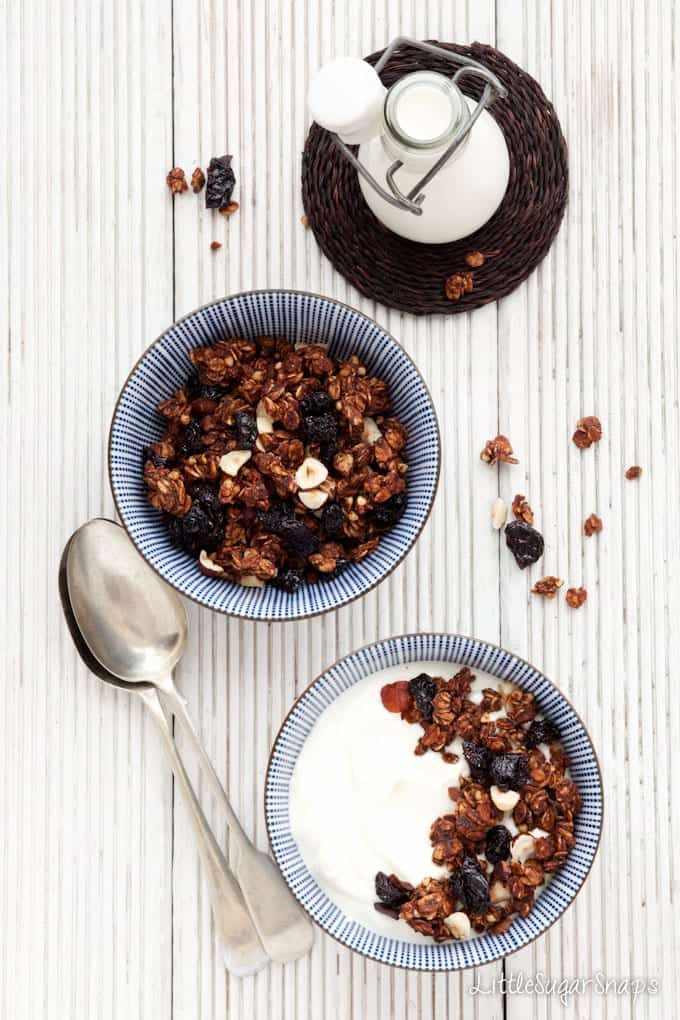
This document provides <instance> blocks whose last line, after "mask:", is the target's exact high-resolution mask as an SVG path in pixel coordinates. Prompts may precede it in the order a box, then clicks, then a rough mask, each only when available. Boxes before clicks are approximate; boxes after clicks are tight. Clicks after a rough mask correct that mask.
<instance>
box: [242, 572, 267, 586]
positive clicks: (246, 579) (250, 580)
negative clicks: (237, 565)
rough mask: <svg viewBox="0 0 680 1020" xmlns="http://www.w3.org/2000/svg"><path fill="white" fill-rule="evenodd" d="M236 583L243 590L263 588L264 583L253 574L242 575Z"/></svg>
mask: <svg viewBox="0 0 680 1020" xmlns="http://www.w3.org/2000/svg"><path fill="white" fill-rule="evenodd" d="M238 583H239V584H240V585H241V587H243V588H264V581H263V580H262V579H261V578H259V577H255V574H243V576H242V577H240V578H239V581H238Z"/></svg>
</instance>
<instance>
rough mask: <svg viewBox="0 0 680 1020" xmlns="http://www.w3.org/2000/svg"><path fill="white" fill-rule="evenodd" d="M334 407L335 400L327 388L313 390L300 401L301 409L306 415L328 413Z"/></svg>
mask: <svg viewBox="0 0 680 1020" xmlns="http://www.w3.org/2000/svg"><path fill="white" fill-rule="evenodd" d="M333 407H334V404H333V401H332V400H331V398H330V397H329V396H328V394H327V393H326V391H325V390H313V391H312V392H311V393H308V394H307V396H306V397H303V398H302V400H301V401H300V410H301V411H302V413H303V415H304V416H305V417H308V416H309V415H318V414H326V413H327V412H328V411H332V410H333Z"/></svg>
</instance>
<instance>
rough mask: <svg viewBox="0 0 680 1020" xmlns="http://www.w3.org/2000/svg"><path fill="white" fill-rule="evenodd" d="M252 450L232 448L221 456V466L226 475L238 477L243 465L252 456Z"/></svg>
mask: <svg viewBox="0 0 680 1020" xmlns="http://www.w3.org/2000/svg"><path fill="white" fill-rule="evenodd" d="M252 455H253V454H252V450H232V451H231V453H225V454H224V456H222V457H220V468H221V469H222V471H224V473H225V475H230V476H231V477H232V478H236V475H237V474H238V473H239V471H240V470H241V468H242V467H243V465H244V464H245V463H246V462H247V461H249V460H250V458H251V457H252Z"/></svg>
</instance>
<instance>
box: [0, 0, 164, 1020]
mask: <svg viewBox="0 0 680 1020" xmlns="http://www.w3.org/2000/svg"><path fill="white" fill-rule="evenodd" d="M0 18H1V20H2V38H3V43H2V46H3V55H4V59H3V60H2V71H1V74H2V86H1V87H0V107H2V109H3V128H2V138H3V142H4V151H5V170H6V173H5V175H4V176H3V186H2V198H1V200H0V207H1V208H2V213H0V216H1V217H2V220H1V224H0V232H1V239H2V243H1V244H0V249H1V250H2V256H1V257H2V260H3V287H2V292H3V298H2V305H1V308H2V326H1V329H2V336H3V359H2V365H3V368H2V372H3V401H2V421H3V435H4V436H5V437H6V440H7V442H6V450H7V456H6V461H5V470H4V471H3V479H2V490H3V497H2V499H3V508H4V513H3V553H4V555H3V562H4V565H5V568H6V581H5V585H4V596H5V597H4V601H3V613H2V624H1V626H2V638H1V639H0V640H1V645H2V650H3V661H4V663H5V666H4V669H3V680H4V691H3V693H4V698H3V709H2V736H1V738H0V739H1V741H2V755H3V766H4V767H3V769H2V777H1V779H0V786H1V789H2V792H1V793H0V803H1V804H2V818H3V824H2V833H3V835H2V847H1V849H0V862H1V863H0V875H1V876H2V877H1V878H0V889H1V890H2V891H1V892H0V901H1V903H2V908H1V909H2V916H1V919H0V931H1V933H2V934H1V935H0V960H1V962H0V1012H1V1013H2V1015H3V1016H7V1017H15V1018H17V1020H33V1018H34V1017H37V1016H40V1017H45V1018H54V1020H64V1018H67V1017H72V1016H86V1015H87V1016H97V1017H102V1018H106V1017H111V1018H117V1017H119V1016H123V1015H125V1016H129V1017H150V1016H157V1015H158V1011H159V1010H161V1011H162V1012H163V1013H164V1014H165V1015H169V1011H170V995H171V983H170V954H169V947H170V940H171V902H170V893H171V883H170V866H171V860H170V837H171V825H170V822H171V819H170V812H171V784H170V779H169V776H168V772H167V769H166V768H165V767H164V765H163V763H162V761H161V756H160V752H159V748H158V746H157V744H156V742H155V736H154V734H153V732H151V731H150V729H149V726H148V724H147V723H146V722H145V721H143V719H142V716H141V712H140V709H139V708H138V707H137V706H136V705H132V704H131V703H130V702H129V701H128V699H126V698H125V697H118V696H117V695H116V694H114V693H112V692H110V691H105V690H104V689H103V688H100V687H99V686H98V685H97V682H96V681H94V680H92V679H91V678H90V677H89V676H88V675H87V672H86V671H85V669H84V668H83V667H82V666H81V665H80V664H79V661H78V659H77V656H76V655H75V652H74V651H73V648H72V645H71V643H70V639H69V638H68V636H67V634H66V630H65V627H64V625H63V622H62V618H61V610H60V608H59V603H58V599H57V587H56V580H57V579H56V569H57V564H58V561H59V555H60V551H61V546H62V544H63V542H64V541H65V539H66V537H67V536H68V534H69V533H70V532H71V530H72V529H73V528H74V527H75V526H76V525H77V524H78V523H80V522H81V521H82V520H84V519H85V518H87V517H88V516H90V515H96V514H102V513H105V514H110V513H111V511H112V507H111V500H110V496H109V493H108V484H107V481H106V445H105V444H106V434H107V427H108V421H109V417H110V414H111V410H112V404H113V401H114V399H115V395H116V392H117V390H118V387H119V385H120V383H121V382H122V380H123V378H124V375H125V374H126V373H127V371H128V370H129V367H130V365H131V364H132V362H133V360H134V359H135V358H136V357H137V356H138V354H139V353H140V352H141V350H142V349H143V347H144V346H145V345H146V344H147V343H148V341H149V339H150V338H151V337H153V336H154V335H155V333H157V332H158V331H159V330H160V329H161V327H162V326H163V325H164V324H165V323H166V322H167V321H168V317H169V316H171V314H172V264H171V261H170V260H171V248H170V245H169V241H170V239H171V234H170V226H171V223H170V219H169V216H168V214H167V208H166V203H165V195H164V193H163V191H164V189H163V186H162V180H163V174H164V173H165V171H166V169H167V162H168V159H169V157H170V138H171V98H172V96H171V82H170V20H169V10H168V9H167V6H166V5H165V4H160V3H158V4H156V3H151V4H147V5H145V6H144V8H143V9H142V8H134V9H133V8H125V7H123V6H118V7H114V8H111V6H106V5H103V4H101V5H100V4H93V5H90V4H86V3H79V2H68V0H65V2H64V3H61V4H46V3H42V2H33V3H24V4H18V3H10V4H3V5H2V8H1V11H0ZM4 525H7V527H4Z"/></svg>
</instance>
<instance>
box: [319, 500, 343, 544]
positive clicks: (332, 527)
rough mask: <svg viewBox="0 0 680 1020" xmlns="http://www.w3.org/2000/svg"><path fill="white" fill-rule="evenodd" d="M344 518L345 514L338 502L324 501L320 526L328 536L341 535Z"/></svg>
mask: <svg viewBox="0 0 680 1020" xmlns="http://www.w3.org/2000/svg"><path fill="white" fill-rule="evenodd" d="M344 519H345V515H344V513H343V510H342V507H341V506H340V504H339V503H326V505H325V507H324V508H323V510H322V511H321V527H322V528H323V530H324V532H325V533H326V535H327V536H328V538H336V537H337V536H339V535H342V533H343V532H342V526H343V522H344Z"/></svg>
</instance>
